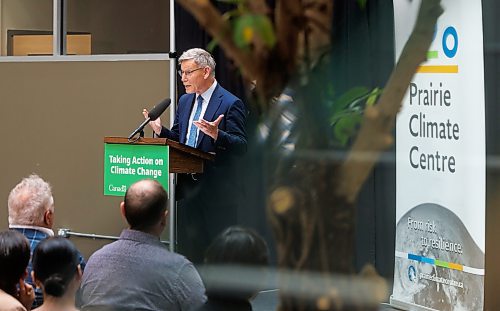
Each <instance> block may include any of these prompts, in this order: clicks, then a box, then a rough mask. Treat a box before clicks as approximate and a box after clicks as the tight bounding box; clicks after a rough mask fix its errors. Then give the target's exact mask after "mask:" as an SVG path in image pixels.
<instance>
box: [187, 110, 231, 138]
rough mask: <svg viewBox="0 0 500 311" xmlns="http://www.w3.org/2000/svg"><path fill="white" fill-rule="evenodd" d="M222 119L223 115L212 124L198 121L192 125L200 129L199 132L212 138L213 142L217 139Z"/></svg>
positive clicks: (202, 120)
mask: <svg viewBox="0 0 500 311" xmlns="http://www.w3.org/2000/svg"><path fill="white" fill-rule="evenodd" d="M222 118H224V115H223V114H221V115H220V116H219V117H218V118H217V119H216V120H215V121H213V122H209V121H206V120H204V119H200V120H198V121H194V122H193V123H194V125H196V126H197V127H198V128H199V129H200V131H202V132H203V133H205V134H206V135H208V136H210V137H212V138H213V139H214V140H217V137H218V136H219V123H220V122H221V121H222Z"/></svg>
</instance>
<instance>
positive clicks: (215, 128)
mask: <svg viewBox="0 0 500 311" xmlns="http://www.w3.org/2000/svg"><path fill="white" fill-rule="evenodd" d="M179 64H180V67H181V69H180V70H179V75H180V76H181V79H182V83H183V85H184V87H185V89H186V94H184V95H182V96H181V97H180V98H179V103H178V107H177V113H176V116H175V120H174V123H173V126H172V128H171V129H170V130H169V129H167V128H165V127H164V126H162V125H161V120H160V118H158V119H156V120H155V121H153V122H150V123H149V124H150V125H151V127H152V129H153V131H154V133H155V134H156V135H157V136H159V137H167V138H169V139H172V140H175V141H178V142H180V143H182V144H186V145H189V146H191V147H194V148H197V149H199V150H202V151H205V152H211V153H215V155H216V160H215V162H214V163H207V165H206V166H205V172H204V174H203V175H201V176H200V175H196V176H195V175H186V174H179V176H178V181H177V200H180V201H179V204H178V210H177V217H178V218H177V228H178V230H177V232H178V235H177V236H178V239H177V244H178V250H179V251H180V252H181V253H182V254H184V255H186V256H187V257H188V258H189V259H191V260H192V261H193V262H195V263H199V262H201V261H202V260H203V255H204V251H205V249H206V247H207V246H208V245H209V244H210V242H211V240H212V239H213V238H214V237H215V236H216V235H217V234H218V233H220V232H221V231H222V230H223V229H225V228H226V227H228V226H230V225H234V224H236V223H237V203H238V202H237V197H238V195H237V193H238V191H240V190H241V189H239V183H238V178H237V176H236V173H235V172H234V169H235V167H234V161H235V159H236V158H235V156H237V155H239V154H242V153H244V152H245V151H246V145H247V139H246V132H245V119H246V115H247V109H246V107H245V105H244V104H243V102H242V101H241V100H240V99H239V98H237V97H236V96H234V95H233V94H231V93H230V92H228V91H227V90H225V89H224V88H223V87H222V86H220V85H219V84H218V83H217V80H216V79H215V71H214V70H215V61H214V59H213V57H212V55H210V53H208V52H207V51H205V50H203V49H198V48H195V49H190V50H187V51H185V52H184V53H183V54H182V55H181V56H180V57H179ZM143 114H144V117H147V114H148V111H147V110H145V109H144V110H143Z"/></svg>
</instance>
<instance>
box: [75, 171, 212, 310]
mask: <svg viewBox="0 0 500 311" xmlns="http://www.w3.org/2000/svg"><path fill="white" fill-rule="evenodd" d="M167 204H168V195H167V193H166V191H165V189H164V188H163V187H162V185H161V184H160V183H159V182H157V181H155V180H149V179H148V180H141V181H138V182H136V183H134V184H132V185H131V186H130V187H129V188H128V189H127V191H126V193H125V199H124V201H123V202H122V203H121V204H120V211H121V213H122V215H123V217H124V218H125V219H126V220H127V223H128V224H129V229H125V230H123V231H122V233H121V235H120V239H119V240H118V241H115V242H113V243H111V244H108V245H106V246H104V247H103V248H101V249H100V250H98V251H96V252H95V253H94V254H93V255H92V256H90V258H89V261H88V263H87V267H86V269H85V271H84V273H83V280H82V284H81V286H80V290H79V295H78V296H79V297H80V300H81V301H79V302H77V305H78V306H80V307H81V309H82V310H191V309H192V308H195V307H197V306H199V305H201V304H203V303H204V302H205V299H206V298H205V294H204V292H205V287H204V286H203V283H202V281H201V278H200V276H199V274H198V272H197V271H196V269H195V268H194V266H193V264H192V263H191V262H190V261H188V260H187V259H186V258H185V257H183V256H181V255H179V254H176V253H172V252H170V251H169V250H168V249H167V248H166V247H165V246H164V245H163V244H162V243H161V242H160V235H161V233H162V232H163V230H164V229H165V225H166V223H167V213H168V210H167Z"/></svg>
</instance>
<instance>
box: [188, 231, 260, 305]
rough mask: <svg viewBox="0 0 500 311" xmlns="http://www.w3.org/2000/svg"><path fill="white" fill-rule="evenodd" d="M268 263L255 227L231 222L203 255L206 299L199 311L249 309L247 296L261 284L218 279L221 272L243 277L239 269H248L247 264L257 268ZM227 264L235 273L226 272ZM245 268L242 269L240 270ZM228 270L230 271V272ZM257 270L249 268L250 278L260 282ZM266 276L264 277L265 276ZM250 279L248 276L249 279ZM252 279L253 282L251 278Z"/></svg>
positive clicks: (255, 291) (253, 293) (241, 270)
mask: <svg viewBox="0 0 500 311" xmlns="http://www.w3.org/2000/svg"><path fill="white" fill-rule="evenodd" d="M268 263H269V250H268V247H267V244H266V242H265V241H264V239H263V238H262V237H261V236H260V235H259V234H257V233H256V232H255V231H254V230H252V229H249V228H244V227H240V226H232V227H229V228H227V229H226V230H224V231H223V232H222V233H220V234H219V235H218V236H217V237H216V238H215V239H214V241H213V242H212V243H211V244H210V246H209V247H208V249H207V252H206V255H205V264H206V265H207V267H206V269H205V270H204V273H202V275H203V280H204V282H205V286H206V294H207V297H208V300H207V302H206V303H205V304H204V305H203V306H201V307H200V308H199V309H197V310H198V311H219V310H232V311H238V310H242V311H250V310H252V305H251V304H250V301H249V300H250V298H252V297H253V296H255V294H257V292H258V291H259V289H260V286H261V284H255V283H258V282H255V283H253V284H241V279H239V282H238V283H240V284H241V285H242V287H239V286H237V285H235V282H232V281H231V280H227V281H228V282H227V284H224V283H226V282H224V280H222V281H221V280H220V275H221V274H222V275H233V276H234V275H236V274H238V277H239V278H245V277H244V276H243V274H242V273H239V272H247V273H248V272H249V270H247V269H248V268H259V267H263V266H266V265H267V264H268ZM221 268H230V269H231V270H230V271H233V272H234V273H226V272H228V270H220V269H221ZM243 269H244V270H243ZM230 271H229V272H230ZM258 272H259V270H252V271H250V273H251V274H252V276H253V277H252V279H253V280H259V282H262V277H261V275H260V274H259V273H258ZM264 279H265V278H264ZM249 281H250V280H249ZM250 283H252V282H250Z"/></svg>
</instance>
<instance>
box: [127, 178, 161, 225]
mask: <svg viewBox="0 0 500 311" xmlns="http://www.w3.org/2000/svg"><path fill="white" fill-rule="evenodd" d="M167 203H168V195H167V192H166V191H165V189H164V188H163V186H162V185H161V184H160V183H159V182H157V181H156V180H151V179H145V180H141V181H138V182H136V183H134V184H132V185H131V186H130V187H129V188H128V189H127V192H126V193H125V199H124V201H123V205H124V206H123V212H124V216H125V218H126V219H127V222H128V224H129V225H130V229H133V230H139V231H149V230H150V229H151V228H153V227H155V226H156V225H157V224H158V223H159V222H160V221H161V219H162V217H163V215H164V214H165V211H166V210H167Z"/></svg>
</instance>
